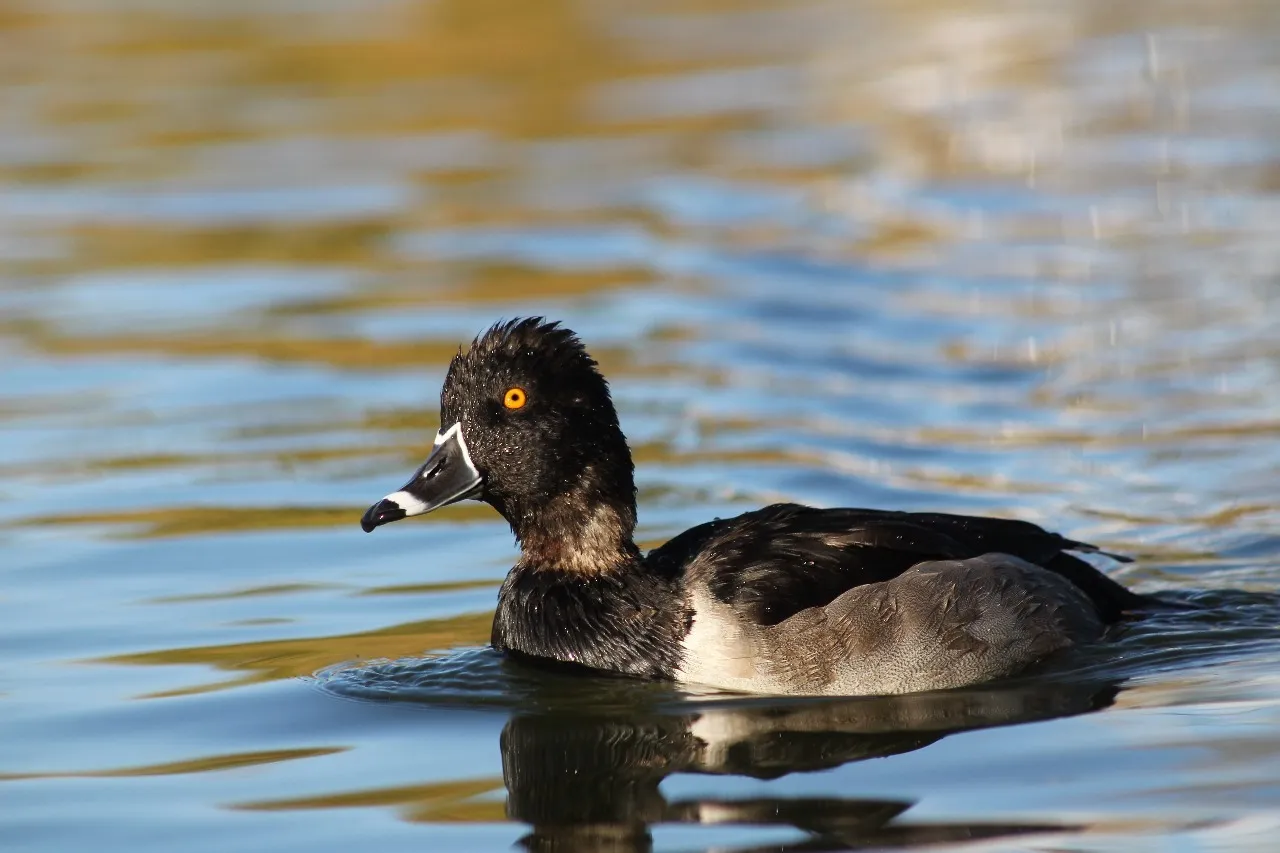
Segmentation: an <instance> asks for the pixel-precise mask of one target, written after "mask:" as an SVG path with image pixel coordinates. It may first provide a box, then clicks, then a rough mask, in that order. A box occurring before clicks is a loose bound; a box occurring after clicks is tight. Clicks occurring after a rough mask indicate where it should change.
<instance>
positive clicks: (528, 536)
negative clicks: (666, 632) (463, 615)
mask: <svg viewBox="0 0 1280 853" xmlns="http://www.w3.org/2000/svg"><path fill="white" fill-rule="evenodd" d="M628 473H629V472H628ZM508 509H509V510H514V511H513V512H509V513H508V512H504V513H503V514H504V515H506V516H507V520H508V521H509V522H510V523H511V529H512V532H514V533H515V536H516V539H517V541H518V542H519V543H520V562H519V565H520V566H521V567H523V568H526V569H533V570H538V571H543V570H546V571H559V572H565V573H569V574H575V575H585V576H594V575H605V574H612V573H617V572H623V571H626V570H627V569H629V568H633V567H634V566H636V565H638V564H639V561H640V549H639V548H637V547H636V545H635V542H634V541H633V536H634V534H635V528H636V505H635V487H634V486H633V485H632V481H631V477H629V476H627V477H618V478H616V479H614V478H610V477H600V476H594V472H593V471H591V470H588V471H587V473H586V474H585V475H584V476H583V478H582V479H581V481H580V482H579V483H578V484H577V485H576V487H575V488H572V489H570V490H568V491H566V492H563V493H560V494H556V495H551V496H549V497H548V498H547V499H545V500H542V501H530V502H529V503H528V504H526V505H524V506H519V507H509V508H508Z"/></svg>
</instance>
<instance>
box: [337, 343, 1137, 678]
mask: <svg viewBox="0 0 1280 853" xmlns="http://www.w3.org/2000/svg"><path fill="white" fill-rule="evenodd" d="M440 424H441V426H440V431H439V434H438V435H437V436H436V439H435V445H434V447H433V449H432V451H431V454H430V456H429V457H428V458H427V461H426V463H425V464H423V466H422V467H421V468H420V469H419V470H418V471H417V472H416V473H415V474H414V475H413V478H412V479H410V480H409V482H408V483H406V484H405V485H404V487H403V488H401V489H400V490H399V491H396V492H393V493H391V494H389V495H387V496H386V497H385V498H383V499H382V500H381V501H379V502H378V503H377V504H375V505H374V506H372V507H370V508H369V510H368V512H366V513H365V514H364V518H363V519H361V526H362V527H363V528H364V529H365V531H372V530H373V529H374V528H376V527H378V526H380V525H383V524H386V523H388V522H392V521H397V520H399V519H402V518H405V517H407V516H412V515H421V514H423V513H427V512H431V511H432V510H435V509H438V508H440V507H442V506H446V505H448V504H451V503H454V502H456V501H461V500H465V499H468V498H472V499H476V500H480V501H484V502H485V503H487V504H489V505H490V506H492V507H493V508H494V509H496V510H497V511H498V512H499V513H501V514H502V516H503V517H504V518H505V519H506V520H507V521H508V523H510V525H511V529H512V531H513V532H514V533H515V537H516V540H517V541H518V543H519V545H520V558H519V559H518V560H517V561H516V564H515V566H514V567H513V568H512V569H511V571H510V573H509V574H508V575H507V578H506V581H505V582H504V583H503V584H502V588H501V590H500V591H499V593H498V607H497V611H496V613H495V614H494V618H493V635H492V642H493V645H494V647H495V648H496V649H498V650H500V651H502V652H503V653H505V654H508V655H510V656H512V657H515V658H521V659H532V660H540V661H544V662H559V663H563V664H576V665H579V666H582V667H588V668H591V669H595V670H605V671H611V672H618V673H625V674H628V675H633V676H640V677H646V678H655V679H669V680H674V681H678V682H684V683H690V684H701V685H707V686H711V687H718V688H723V689H728V690H735V691H743V692H758V693H784V694H844V695H855V694H883V693H906V692H912V691H920V690H933V689H939V688H947V687H958V686H961V685H967V684H975V683H978V682H983V681H987V680H990V679H995V678H1000V677H1003V676H1008V675H1012V674H1015V673H1018V672H1020V671H1022V670H1024V669H1026V668H1027V667H1029V666H1031V665H1032V664H1035V663H1037V662H1040V661H1042V660H1043V659H1044V658H1046V657H1048V656H1049V655H1051V654H1053V653H1055V652H1059V651H1062V650H1064V649H1068V648H1070V647H1072V646H1075V645H1078V644H1081V643H1087V642H1092V641H1095V640H1098V639H1099V638H1101V637H1102V635H1103V633H1104V631H1105V630H1106V627H1107V625H1109V624H1111V623H1114V622H1116V621H1118V620H1119V619H1121V618H1122V616H1123V614H1125V613H1126V612H1128V611H1133V610H1138V609H1142V608H1143V607H1144V606H1146V605H1147V604H1148V599H1146V598H1145V597H1143V596H1140V595H1138V594H1136V593H1133V592H1130V591H1129V590H1127V589H1125V588H1124V587H1123V586H1121V585H1120V584H1118V583H1116V582H1115V581H1113V580H1111V579H1110V578H1108V577H1107V576H1106V575H1104V574H1102V573H1101V572H1100V571H1098V570H1097V569H1095V568H1094V567H1093V566H1092V565H1090V564H1089V563H1087V562H1085V561H1084V560H1082V559H1080V558H1079V557H1077V556H1075V555H1073V554H1072V553H1070V552H1072V551H1076V552H1097V549H1096V548H1095V547H1094V546H1092V545H1089V544H1087V543H1084V542H1075V541H1073V540H1070V539H1066V538H1064V537H1062V536H1059V535H1058V534H1056V533H1050V532H1048V531H1045V530H1043V529H1041V528H1039V527H1037V526H1035V525H1034V524H1030V523H1028V522H1024V521H1011V520H1005V519H997V518H980V517H971V516H962V515H946V514H941V513H914V512H911V513H909V512H894V511H888V510H874V509H847V508H842V509H816V508H812V507H806V506H799V505H796V504H774V505H772V506H767V507H764V508H763V509H758V510H754V511H752V512H747V513H743V514H742V515H739V516H737V517H734V518H726V519H718V520H715V521H710V522H707V523H705V524H701V525H699V526H697V527H694V528H692V529H690V530H686V531H685V532H684V533H681V534H680V535H678V536H676V537H675V538H674V539H672V540H671V541H670V542H667V543H666V544H665V545H663V546H661V547H659V548H655V549H653V550H652V551H650V552H649V553H648V554H644V553H641V551H640V549H639V548H638V547H636V544H635V541H634V539H633V535H634V532H635V526H636V490H635V482H634V479H633V465H632V461H631V451H630V449H629V448H628V446H627V440H626V438H625V437H624V436H623V433H622V429H621V427H620V426H619V424H618V415H617V412H616V411H615V410H614V407H613V401H612V399H611V397H610V395H609V386H608V383H607V382H606V381H605V379H604V377H603V376H601V375H600V372H599V370H598V369H597V366H596V362H595V361H594V360H593V359H592V358H591V356H590V355H588V354H587V352H586V350H585V349H584V348H583V345H582V343H581V342H580V341H579V340H578V338H577V336H576V335H575V334H574V333H573V332H571V331H569V330H568V329H565V328H563V327H561V326H559V325H558V324H557V323H548V322H544V321H543V320H542V319H541V318H531V319H520V320H513V321H511V322H507V323H501V324H498V325H495V326H493V327H492V328H491V329H489V330H488V331H487V332H485V333H484V334H482V335H481V336H480V337H478V338H476V339H475V341H473V342H472V345H471V348H470V349H469V350H467V351H466V352H462V351H459V353H458V355H457V356H456V357H455V358H454V359H453V362H452V363H451V364H450V366H449V372H448V375H447V376H446V377H445V381H444V387H443V389H442V390H441V392H440ZM1108 556H1111V555H1108Z"/></svg>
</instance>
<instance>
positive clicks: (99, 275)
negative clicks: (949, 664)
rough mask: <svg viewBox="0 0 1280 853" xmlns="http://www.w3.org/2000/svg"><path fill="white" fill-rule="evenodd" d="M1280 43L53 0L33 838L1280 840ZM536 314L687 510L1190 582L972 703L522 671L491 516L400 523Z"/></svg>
mask: <svg viewBox="0 0 1280 853" xmlns="http://www.w3.org/2000/svg"><path fill="white" fill-rule="evenodd" d="M1278 37H1280V13H1278V12H1277V11H1275V10H1272V9H1271V8H1270V7H1269V6H1268V5H1266V4H1259V3H1227V4H1220V5H1218V6H1216V7H1214V10H1213V12H1212V14H1210V13H1209V12H1208V10H1207V9H1204V8H1200V7H1197V6H1195V5H1193V4H1185V5H1184V4H1177V3H1173V2H1153V0H1141V2H1136V3H1131V4H1116V3H1109V4H1106V3H1095V2H1085V3H1078V4H1071V5H1070V6H1062V5H1061V4H1053V3H1048V2H1029V3H1021V4H1007V3H998V2H987V0H984V2H980V3H977V4H968V5H967V6H966V7H964V8H963V9H961V8H952V7H949V6H946V5H938V4H925V5H920V4H913V5H908V6H902V5H901V4H889V3H883V4H880V3H876V4H856V5H846V4H832V3H826V2H820V0H812V2H809V0H795V2H786V1H785V0H762V2H759V3H752V4H749V5H736V4H720V3H713V2H704V3H697V2H671V3H661V4H651V3H638V2H624V0H590V2H579V3H569V2H547V3H542V4H536V5H535V4H526V3H520V2H516V0H483V2H477V0H442V2H422V0H385V2H383V1H382V0H380V2H377V3H367V2H365V3H358V4H357V3H345V2H330V3H323V4H313V5H305V4H296V3H291V2H287V1H286V0H259V2H255V3H213V2H207V3H201V2H192V3H184V4H164V3H151V2H140V1H139V2H133V0H130V2H116V3H110V4H108V3H100V2H93V1H92V0H60V2H56V3H50V2H40V3H35V2H30V3H15V4H10V5H9V6H8V7H6V8H5V10H3V11H0V69H2V70H3V73H0V116H3V127H4V133H3V134H2V135H0V136H2V137H3V138H2V139H0V359H2V363H3V368H0V649H3V652H4V654H3V655H0V732H2V734H0V802H2V803H3V804H4V805H3V808H0V838H3V839H4V840H5V842H6V847H7V848H11V849H20V850H31V851H62V850H70V849H80V848H83V847H90V846H92V847H95V848H102V849H115V848H128V849H130V850H132V851H147V850H157V851H158V850H166V851H167V850H172V849H183V850H205V849H208V850H220V851H221V850H227V849H270V850H293V849H297V850H308V851H314V850H321V849H365V848H369V847H373V846H377V847H378V848H379V849H382V850H399V849H405V850H410V849H412V850H424V849H425V850H442V851H443V850H467V851H471V850H505V849H509V848H510V847H511V846H512V845H523V846H524V847H525V848H528V849H531V850H549V849H555V850H600V849H605V850H619V851H621V850H627V851H631V850H656V851H688V850H709V849H717V850H743V851H745V850H774V849H783V848H785V849H806V850H843V849H851V848H858V849H885V848H901V847H917V846H927V847H928V848H929V849H942V850H952V849H956V850H959V849H965V850H975V849H981V850H1045V851H1048V850H1053V851H1060V850H1071V851H1091V850H1117V849H1123V850H1176V851H1190V850H1197V851H1198V850H1215V851H1217V850H1250V851H1252V850H1258V851H1266V850H1271V849H1273V847H1274V843H1275V842H1274V839H1275V837H1276V832H1277V830H1278V829H1280V770H1277V769H1276V768H1277V767H1280V762H1278V761H1277V753H1278V752H1280V735H1278V734H1277V732H1280V677H1278V676H1277V672H1280V619H1278V618H1277V613H1280V598H1278V596H1280V533H1277V531H1280V503H1278V502H1277V499H1276V494H1277V485H1276V484H1277V483H1280V390H1278V389H1280V381H1278V380H1280V343H1278V342H1280V334H1277V330H1280V291H1277V288H1276V282H1277V280H1278V279H1280V250H1278V249H1277V246H1280V239H1278V238H1280V233H1278V231H1277V226H1276V222H1277V221H1280V217H1278V216H1277V214H1280V197H1278V196H1277V187H1278V186H1280V184H1278V183H1277V181H1276V176H1277V175H1280V149H1277V147H1276V145H1275V144H1274V140H1275V139H1277V138H1280V94H1278V93H1280V86H1277V85H1276V83H1277V80H1280V63H1277V57H1276V54H1275V51H1274V50H1273V45H1274V44H1275V41H1276V39H1277V38H1278ZM527 313H538V314H544V315H547V316H552V317H555V318H559V319H562V320H564V321H565V322H566V323H567V324H568V325H569V326H571V327H572V328H574V329H575V330H577V331H578V332H579V333H580V334H581V335H582V337H583V338H584V340H586V341H587V343H588V345H589V346H590V348H591V350H592V352H593V353H594V354H595V355H596V356H597V357H598V358H599V360H600V362H601V364H602V366H603V368H604V370H605V372H606V374H607V375H608V376H609V378H610V380H611V384H612V387H613V389H614V395H615V400H616V402H617V404H618V408H619V412H620V416H621V418H622V423H623V427H624V429H625V430H626V432H627V434H628V436H629V438H630V440H631V444H632V447H633V450H634V451H635V455H636V459H637V466H638V472H637V474H638V482H639V487H640V536H641V538H642V540H643V542H644V543H645V544H654V543H657V542H660V541H662V540H663V539H665V538H666V537H668V536H670V535H672V534H674V533H676V532H679V531H680V530H683V529H685V528H686V527H688V526H690V525H692V524H695V523H698V522H700V521H704V520H707V519H709V518H711V517H714V516H717V515H720V516H723V515H728V514H731V513H735V512H739V511H742V510H744V509H747V508H750V507H755V506H758V505H760V504H762V503H766V502H769V501H773V500H781V499H785V500H795V501H802V502H808V503H813V504H819V505H853V506H859V505H861V506H882V507H886V508H900V509H929V510H939V511H953V512H976V513H991V514H999V515H1006V516H1012V517H1018V518H1024V519H1028V520H1031V521H1035V522H1037V523H1041V524H1044V525H1046V526H1049V527H1051V528H1052V529H1055V530H1058V531H1061V532H1063V533H1064V534H1067V535H1070V536H1072V537H1074V538H1078V539H1084V540H1088V541H1092V542H1097V543H1098V544H1099V545H1102V546H1104V547H1106V548H1109V549H1112V550H1116V551H1121V552H1124V553H1128V554H1131V555H1133V556H1134V557H1136V558H1137V559H1136V561H1135V562H1134V563H1132V564H1127V565H1124V566H1116V565H1110V564H1105V563H1102V565H1105V566H1106V567H1107V570H1108V571H1110V572H1111V573H1112V574H1113V575H1114V576H1115V577H1117V578H1118V579H1120V580H1122V581H1124V582H1125V583H1127V584H1130V585H1133V586H1134V587H1135V588H1137V589H1139V590H1142V591H1144V592H1161V593H1162V594H1163V595H1165V596H1167V597H1169V598H1170V599H1172V600H1176V601H1181V602H1183V603H1186V604H1191V605H1194V607H1193V608H1192V609H1189V610H1187V611H1176V612H1170V613H1166V614H1162V615H1160V616H1159V617H1156V618H1153V619H1151V620H1148V621H1146V622H1143V623H1141V624H1138V625H1134V626H1132V627H1130V628H1128V629H1126V630H1124V631H1121V632H1119V634H1118V635H1117V636H1116V637H1114V638H1113V639H1112V641H1111V642H1110V643H1109V644H1107V645H1106V646H1104V647H1101V648H1098V649H1094V650H1092V651H1090V652H1089V653H1088V654H1087V655H1084V656H1083V657H1080V658H1077V659H1074V660H1071V661H1066V662H1062V663H1060V665H1058V666H1056V667H1053V668H1051V669H1049V670H1048V671H1045V672H1040V673H1036V674H1033V675H1030V676H1027V677H1024V678H1020V679H1017V680H1014V681H1012V682H1010V683H1006V684H999V685H992V686H988V687H983V688H974V689H970V690H963V691H955V692H950V693H942V694H931V695H924V696H909V697H891V698H854V699H844V700H823V701H812V700H807V701H796V700H778V699H768V698H742V697H727V696H723V695H717V694H714V693H705V692H690V691H682V690H677V689H675V688H673V687H670V686H663V685H650V684H636V683H632V682H629V681H625V680H619V679H603V678H602V679H581V678H568V677H566V676H563V675H559V674H554V673H545V672H541V671H537V670H530V669H527V668H522V667H520V666H517V665H513V664H510V663H507V662H504V661H502V660H501V659H500V658H498V656H496V655H495V654H494V653H492V652H491V651H489V650H487V649H486V648H485V644H486V642H487V638H488V633H489V618H490V614H491V612H492V608H493V603H494V598H495V594H496V589H497V586H498V584H499V583H500V582H501V579H502V577H503V576H504V574H505V572H506V570H507V568H508V567H509V566H510V565H511V562H512V560H513V558H514V553H515V552H514V548H513V545H512V541H511V537H510V533H509V531H508V530H507V528H506V526H505V524H504V523H503V522H502V521H501V520H500V519H498V518H497V516H496V515H495V514H493V513H492V512H491V511H490V510H488V509H487V508H485V507H481V506H479V505H474V504H473V505H468V506H461V507H456V508H451V509H449V510H445V511H442V512H440V513H437V514H433V515H431V516H428V517H426V518H424V519H421V520H415V521H412V522H406V523H404V524H397V525H395V526H393V527H391V528H388V529H386V530H380V531H379V532H378V535H375V536H365V535H364V534H362V533H361V532H360V530H359V528H358V520H359V517H360V514H361V512H362V511H363V509H364V508H365V507H366V506H367V505H368V504H369V503H370V502H371V501H373V500H374V499H376V498H378V497H380V496H381V495H383V494H385V493H386V492H387V491H388V490H389V489H392V488H394V487H396V486H398V485H399V484H400V483H401V482H402V481H403V478H404V476H405V475H406V474H407V473H408V472H409V471H410V470H412V469H413V467H415V466H416V465H417V464H419V463H420V462H421V460H422V458H423V454H424V453H425V451H426V449H427V448H428V447H429V444H430V437H431V436H432V435H433V434H434V432H435V428H436V426H437V423H436V403H435V400H436V394H437V392H438V388H439V383H440V380H441V379H442V377H443V374H444V370H445V367H446V365H447V363H448V359H449V357H450V356H451V355H452V354H453V352H455V351H456V349H457V347H458V345H459V344H461V343H463V342H465V341H467V340H469V339H470V338H471V337H472V336H474V335H475V334H476V333H477V332H479V331H481V330H482V329H484V328H485V327H487V326H488V325H489V324H490V323H492V322H493V321H495V320H497V319H499V318H502V317H510V316H514V315H518V314H527Z"/></svg>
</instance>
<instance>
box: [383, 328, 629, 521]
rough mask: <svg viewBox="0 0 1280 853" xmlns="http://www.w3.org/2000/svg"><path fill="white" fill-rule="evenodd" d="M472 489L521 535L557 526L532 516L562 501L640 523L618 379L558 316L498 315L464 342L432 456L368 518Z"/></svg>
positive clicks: (396, 514)
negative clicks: (613, 387)
mask: <svg viewBox="0 0 1280 853" xmlns="http://www.w3.org/2000/svg"><path fill="white" fill-rule="evenodd" d="M466 498H477V499H479V500H483V501H485V502H486V503H489V504H491V505H492V506H493V507H494V508H495V509H497V510H498V511H499V512H501V513H502V514H503V515H504V516H505V517H506V519H507V521H508V522H510V523H511V526H512V528H513V529H514V530H515V531H516V535H517V536H518V537H520V538H522V539H523V538H524V537H525V535H526V534H529V533H537V532H542V533H546V534H548V535H555V534H556V533H557V532H558V531H556V530H554V529H551V530H534V529H533V528H535V527H537V526H539V525H543V526H546V525H548V524H551V515H555V512H554V510H556V508H557V507H558V508H559V509H560V511H561V512H560V513H559V514H560V515H566V516H572V515H573V514H574V513H575V510H576V512H577V514H578V515H579V516H580V517H586V516H587V515H589V514H590V513H591V512H592V510H593V509H594V507H595V505H596V504H598V503H601V502H605V503H609V504H616V505H617V506H616V507H615V508H616V509H617V510H618V512H619V514H620V516H621V517H622V518H623V519H629V521H627V522H626V523H625V526H626V527H627V530H626V534H627V535H628V536H629V535H630V529H631V528H632V527H634V523H635V522H634V519H635V487H634V485H633V477H632V463H631V453H630V450H629V449H628V448H627V443H626V439H625V438H624V437H623V435H622V430H621V428H620V427H619V425H618V416H617V413H616V411H615V410H614V407H613V401H612V399H611V397H610V395H609V385H608V383H607V382H606V381H605V379H604V377H603V376H601V375H600V371H599V370H598V369H597V366H596V362H595V360H594V359H593V358H591V356H590V355H588V354H587V352H586V350H585V349H584V348H583V346H582V343H581V341H579V340H578V337H577V336H576V335H575V334H574V333H573V332H571V331H570V330H568V329H565V328H563V327H561V326H560V325H559V324H558V323H554V322H546V321H544V320H543V319H542V318H541V317H531V318H527V319H516V320H511V321H509V322H505V323H499V324H497V325H495V326H493V327H491V328H490V329H489V330H488V331H486V332H485V333H484V334H482V335H480V336H479V337H477V338H476V339H475V340H474V341H473V342H472V343H471V347H470V349H468V350H466V351H465V352H463V351H461V350H459V352H458V354H457V355H456V356H454V358H453V361H452V363H451V364H450V365H449V372H448V374H447V375H446V377H445V380H444V386H443V388H442V389H441V391H440V432H439V434H438V435H437V436H436V439H435V446H434V447H433V449H432V452H431V455H430V457H429V458H428V459H427V461H426V463H425V464H424V465H423V466H422V467H421V468H420V469H419V470H418V471H417V473H415V474H414V476H413V478H412V479H410V481H409V482H408V483H406V484H405V486H404V488H402V489H401V490H400V491H398V492H394V493H392V494H390V495H387V497H386V498H384V499H383V500H382V501H381V502H379V503H378V504H376V505H374V506H373V507H370V509H369V511H368V512H366V513H365V516H364V518H363V519H362V520H361V526H362V527H364V529H365V530H366V531H371V530H373V529H374V528H375V527H378V526H380V525H382V524H386V523H388V522H391V521H397V520H399V519H401V518H404V517H406V516H410V515H420V514H422V513H426V512H430V511H432V510H434V509H437V508H439V507H442V506H445V505H447V504H450V503H454V502H456V501H460V500H464V499H466ZM549 514H550V515H549ZM566 523H567V522H566ZM564 532H565V533H567V532H568V531H564Z"/></svg>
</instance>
